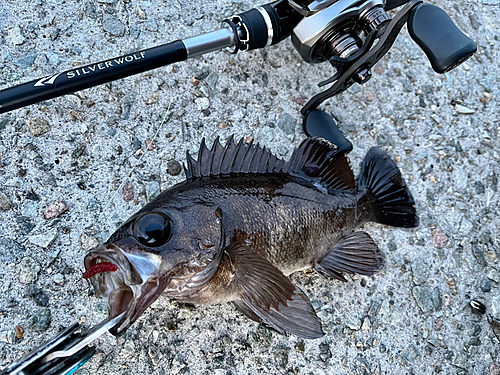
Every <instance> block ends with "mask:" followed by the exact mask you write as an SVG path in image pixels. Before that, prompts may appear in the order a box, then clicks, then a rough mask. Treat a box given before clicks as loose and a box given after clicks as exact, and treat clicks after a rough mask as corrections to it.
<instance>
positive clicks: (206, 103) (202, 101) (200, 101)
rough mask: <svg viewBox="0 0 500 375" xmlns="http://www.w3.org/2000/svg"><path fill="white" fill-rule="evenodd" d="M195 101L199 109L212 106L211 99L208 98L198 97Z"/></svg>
mask: <svg viewBox="0 0 500 375" xmlns="http://www.w3.org/2000/svg"><path fill="white" fill-rule="evenodd" d="M194 102H195V103H196V107H197V108H198V111H203V110H205V109H208V108H209V107H210V100H208V98H196V99H195V100H194Z"/></svg>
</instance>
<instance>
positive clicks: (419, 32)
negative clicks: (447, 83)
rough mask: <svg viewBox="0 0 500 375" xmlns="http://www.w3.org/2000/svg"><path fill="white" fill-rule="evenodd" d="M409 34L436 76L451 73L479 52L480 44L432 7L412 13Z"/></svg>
mask: <svg viewBox="0 0 500 375" xmlns="http://www.w3.org/2000/svg"><path fill="white" fill-rule="evenodd" d="M408 31H409V33H410V36H411V37H412V39H413V40H414V41H415V42H416V43H417V44H418V45H419V46H420V48H421V49H422V50H423V51H424V52H425V54H426V55H427V57H428V58H429V61H430V63H431V65H432V69H434V71H435V72H436V73H446V72H448V71H450V70H451V69H453V68H455V67H456V66H458V65H460V64H461V63H463V62H464V61H465V60H467V59H468V58H469V57H471V56H472V55H473V54H474V52H476V51H477V45H476V43H475V42H474V41H473V40H472V39H470V38H469V37H468V36H467V35H465V34H464V33H463V32H462V31H460V29H459V28H458V27H457V26H456V25H455V23H454V22H453V21H452V20H451V18H450V16H449V15H448V14H447V13H446V12H445V11H444V10H442V9H441V8H439V7H437V6H435V5H432V4H419V5H417V6H416V7H415V8H414V9H413V10H412V12H411V14H410V17H409V19H408Z"/></svg>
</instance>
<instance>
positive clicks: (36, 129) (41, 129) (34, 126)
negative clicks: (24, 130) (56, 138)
mask: <svg viewBox="0 0 500 375" xmlns="http://www.w3.org/2000/svg"><path fill="white" fill-rule="evenodd" d="M26 123H27V124H28V129H29V131H30V133H31V134H33V135H34V136H35V137H37V136H39V135H42V134H45V133H47V132H48V131H50V125H49V122H48V121H47V120H44V119H41V118H33V119H30V120H28V121H26Z"/></svg>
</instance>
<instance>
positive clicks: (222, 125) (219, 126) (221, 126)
mask: <svg viewBox="0 0 500 375" xmlns="http://www.w3.org/2000/svg"><path fill="white" fill-rule="evenodd" d="M228 126H229V124H228V123H227V122H225V121H221V122H219V124H218V125H217V127H218V128H219V129H221V130H222V129H225V128H227V127H228Z"/></svg>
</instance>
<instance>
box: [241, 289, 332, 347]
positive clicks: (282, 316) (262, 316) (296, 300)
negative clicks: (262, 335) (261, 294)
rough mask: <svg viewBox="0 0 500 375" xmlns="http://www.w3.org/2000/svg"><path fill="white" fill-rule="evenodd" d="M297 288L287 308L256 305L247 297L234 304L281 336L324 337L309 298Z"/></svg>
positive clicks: (319, 321) (283, 306)
mask: <svg viewBox="0 0 500 375" xmlns="http://www.w3.org/2000/svg"><path fill="white" fill-rule="evenodd" d="M295 288H296V289H295V293H294V294H293V295H292V300H290V301H288V302H287V305H286V306H285V305H281V304H280V305H279V308H278V309H275V308H274V307H273V306H271V307H270V308H269V309H267V308H265V307H264V306H262V305H255V304H254V303H252V302H250V301H249V299H248V298H245V296H243V297H242V299H240V300H237V301H233V303H234V304H235V305H236V306H237V307H238V308H239V309H240V310H241V311H242V312H243V313H244V314H245V315H246V316H248V317H249V318H250V319H252V320H255V321H258V322H262V323H264V325H266V326H268V327H270V328H272V329H274V330H276V331H278V332H279V333H281V334H283V333H285V332H290V333H293V334H294V335H297V336H299V337H302V338H304V339H317V338H319V337H322V336H323V335H324V334H325V333H324V332H323V329H322V327H321V320H320V319H319V318H318V316H317V315H316V313H315V312H314V309H313V307H312V306H311V302H310V301H309V298H307V296H306V295H305V294H304V292H302V290H300V289H299V288H298V287H295Z"/></svg>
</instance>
